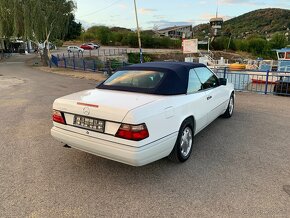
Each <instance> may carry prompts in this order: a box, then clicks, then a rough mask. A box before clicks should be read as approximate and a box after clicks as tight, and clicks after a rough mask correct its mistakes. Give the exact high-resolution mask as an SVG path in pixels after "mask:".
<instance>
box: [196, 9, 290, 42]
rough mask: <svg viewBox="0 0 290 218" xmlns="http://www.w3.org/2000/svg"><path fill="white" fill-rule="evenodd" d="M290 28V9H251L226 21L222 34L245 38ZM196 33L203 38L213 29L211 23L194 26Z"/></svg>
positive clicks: (267, 34) (269, 34)
mask: <svg viewBox="0 0 290 218" xmlns="http://www.w3.org/2000/svg"><path fill="white" fill-rule="evenodd" d="M287 28H288V31H289V29H290V10H287V9H278V8H267V9H259V10H255V11H251V12H249V13H246V14H243V15H240V16H238V17H235V18H232V19H230V20H227V21H225V22H224V24H223V27H222V31H221V33H222V35H227V34H229V33H231V34H232V35H233V36H234V37H237V38H245V37H246V36H247V35H251V34H259V35H264V36H266V37H270V36H271V35H272V34H274V33H276V32H285V31H287ZM193 31H194V35H195V36H197V37H198V38H203V37H204V36H206V35H208V34H209V32H210V31H211V28H210V25H209V23H208V24H200V25H197V26H195V27H194V28H193Z"/></svg>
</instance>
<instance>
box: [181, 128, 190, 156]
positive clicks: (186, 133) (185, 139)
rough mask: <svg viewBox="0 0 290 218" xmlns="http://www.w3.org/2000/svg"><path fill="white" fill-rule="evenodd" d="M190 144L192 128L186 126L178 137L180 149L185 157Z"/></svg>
mask: <svg viewBox="0 0 290 218" xmlns="http://www.w3.org/2000/svg"><path fill="white" fill-rule="evenodd" d="M191 146H192V130H191V129H190V128H189V127H186V128H185V129H184V130H183V132H182V136H181V139H180V150H181V154H182V156H183V157H187V156H188V155H189V152H190V150H191Z"/></svg>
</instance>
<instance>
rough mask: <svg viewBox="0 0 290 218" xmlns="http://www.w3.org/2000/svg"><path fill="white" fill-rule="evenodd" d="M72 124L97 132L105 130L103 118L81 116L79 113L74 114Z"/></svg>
mask: <svg viewBox="0 0 290 218" xmlns="http://www.w3.org/2000/svg"><path fill="white" fill-rule="evenodd" d="M74 125H75V126H78V127H81V128H85V129H89V130H93V131H97V132H104V130H105V121H104V120H99V119H94V118H90V117H83V116H79V115H75V117H74Z"/></svg>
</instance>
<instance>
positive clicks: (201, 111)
mask: <svg viewBox="0 0 290 218" xmlns="http://www.w3.org/2000/svg"><path fill="white" fill-rule="evenodd" d="M187 98H188V101H189V108H190V110H191V113H192V114H193V115H194V118H195V121H196V124H195V125H196V126H195V134H196V133H198V132H199V131H200V130H202V129H203V128H204V127H205V126H206V125H207V114H208V112H209V108H208V106H207V100H206V92H205V91H203V88H202V84H201V82H200V80H199V78H198V76H197V74H196V72H195V71H194V69H191V70H190V71H189V77H188V87H187Z"/></svg>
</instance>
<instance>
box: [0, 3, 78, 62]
mask: <svg viewBox="0 0 290 218" xmlns="http://www.w3.org/2000/svg"><path fill="white" fill-rule="evenodd" d="M75 8H76V6H75V4H74V1H72V0H41V1H40V0H9V1H7V0H0V18H1V19H0V35H1V36H2V37H3V36H4V37H6V38H10V37H12V36H14V37H18V38H23V39H32V40H34V41H35V42H36V43H39V42H44V44H45V47H44V52H43V55H42V60H43V64H44V65H47V64H48V49H49V47H48V43H49V41H50V40H55V39H58V38H63V37H64V36H65V34H66V33H67V26H68V23H69V18H70V15H71V14H72V13H73V11H74V9H75Z"/></svg>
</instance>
